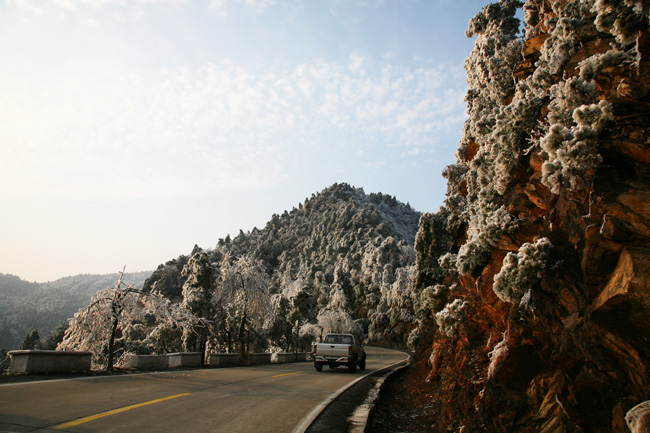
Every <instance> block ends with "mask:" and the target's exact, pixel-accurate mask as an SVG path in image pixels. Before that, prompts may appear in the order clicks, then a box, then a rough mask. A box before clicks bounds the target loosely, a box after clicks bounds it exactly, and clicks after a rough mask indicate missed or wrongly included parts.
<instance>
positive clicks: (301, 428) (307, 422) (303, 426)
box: [292, 355, 411, 433]
mask: <svg viewBox="0 0 650 433" xmlns="http://www.w3.org/2000/svg"><path fill="white" fill-rule="evenodd" d="M410 362H411V355H409V356H408V358H406V359H405V360H403V361H400V362H396V363H395V364H391V365H388V366H386V367H384V368H381V369H379V370H375V371H371V372H370V373H367V374H365V375H363V376H360V377H358V378H357V379H356V380H354V381H352V382H350V383H348V384H347V385H345V386H344V387H342V388H340V389H338V390H336V391H335V392H334V393H332V394H331V395H330V396H329V397H327V398H326V399H325V400H323V401H322V402H321V403H320V404H319V405H318V406H316V407H315V408H314V409H313V410H312V411H311V412H310V413H309V414H308V415H307V416H306V417H304V418H303V419H302V420H301V421H300V423H298V425H297V426H296V427H295V428H294V429H293V431H292V433H305V432H306V431H307V429H308V428H309V427H310V426H311V425H312V424H313V423H314V421H316V418H318V416H319V415H320V414H321V413H322V412H323V411H324V410H325V409H326V408H327V407H328V406H329V405H330V404H331V403H332V402H333V401H334V400H336V399H337V398H338V397H339V396H340V395H341V394H343V393H344V392H345V391H347V390H348V389H350V388H352V387H353V386H354V385H356V384H357V383H359V382H360V381H362V380H363V379H365V378H367V377H369V376H371V375H373V374H377V373H378V372H381V371H384V370H388V369H390V368H393V367H395V366H396V365H399V364H404V366H403V367H402V368H404V367H406V366H408V365H409V364H410ZM395 371H397V370H395ZM389 373H390V372H389ZM388 376H390V374H386V375H385V377H388ZM382 378H384V376H382ZM384 380H385V378H384ZM382 384H383V381H382ZM373 388H374V386H373ZM371 392H372V390H371ZM378 395H379V394H378V391H377V396H378ZM367 399H368V398H366V400H367ZM373 401H374V400H373ZM365 404H366V402H365V401H364V404H362V405H361V406H364V405H365ZM361 406H360V407H361ZM373 407H374V404H373ZM357 409H358V408H357ZM355 413H356V409H355ZM369 415H370V413H368V417H366V419H365V424H367V422H368V419H369ZM353 416H354V415H353ZM365 424H364V429H365ZM360 431H363V430H360Z"/></svg>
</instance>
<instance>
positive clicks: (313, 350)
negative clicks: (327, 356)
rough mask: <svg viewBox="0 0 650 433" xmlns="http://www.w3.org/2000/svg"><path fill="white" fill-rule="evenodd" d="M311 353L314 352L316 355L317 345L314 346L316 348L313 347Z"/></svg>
mask: <svg viewBox="0 0 650 433" xmlns="http://www.w3.org/2000/svg"><path fill="white" fill-rule="evenodd" d="M311 352H312V353H313V354H316V345H315V344H314V346H313V348H312V350H311Z"/></svg>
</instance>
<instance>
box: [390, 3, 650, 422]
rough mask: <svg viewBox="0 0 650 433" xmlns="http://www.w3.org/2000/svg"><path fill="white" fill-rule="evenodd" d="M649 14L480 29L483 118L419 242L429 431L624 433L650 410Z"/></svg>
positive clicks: (557, 14) (420, 382) (477, 53)
mask: <svg viewBox="0 0 650 433" xmlns="http://www.w3.org/2000/svg"><path fill="white" fill-rule="evenodd" d="M521 6H523V9H524V12H525V21H526V22H525V29H524V33H523V35H521V34H520V33H519V23H518V21H519V20H518V19H517V18H516V11H517V9H518V8H520V7H521ZM648 8H649V4H648V2H647V1H629V0H597V1H590V0H589V1H588V0H574V1H556V0H529V1H527V2H526V3H525V4H522V3H519V2H517V1H509V0H504V1H501V2H499V3H495V4H492V5H489V6H486V7H485V8H483V10H482V11H481V12H480V13H479V14H478V15H477V16H476V17H475V18H474V19H472V20H471V21H470V24H469V31H468V36H474V37H476V45H475V49H474V51H473V52H472V54H471V55H470V56H469V58H468V59H467V61H466V70H467V74H468V83H469V86H470V90H469V92H468V95H467V104H468V113H469V119H468V121H467V122H466V124H465V128H464V137H463V139H462V141H461V144H460V148H459V150H458V152H457V162H456V164H454V165H452V166H450V167H448V168H447V169H446V170H445V173H444V175H445V176H446V177H447V179H448V194H447V200H446V204H445V207H444V208H443V209H441V211H440V212H439V213H437V214H425V215H424V216H423V218H422V221H421V227H420V233H419V235H418V239H417V241H416V250H417V252H418V258H417V259H418V265H417V284H418V286H417V287H416V290H417V291H418V293H420V302H421V304H422V308H423V309H424V310H426V312H427V314H423V315H422V316H421V320H420V323H419V346H418V347H419V349H418V352H417V353H418V356H417V357H416V362H415V366H414V368H413V369H412V371H411V373H410V376H409V377H407V378H406V379H405V384H406V386H404V389H405V390H406V391H404V392H405V394H404V395H403V398H404V399H407V400H410V401H412V402H413V404H414V405H415V407H418V410H419V411H420V413H424V414H425V415H424V418H427V427H428V429H430V430H429V431H459V432H460V431H464V432H481V431H487V432H542V433H550V432H617V433H618V432H620V433H623V432H627V431H629V428H633V427H634V422H635V421H634V419H632V418H633V417H632V416H630V417H628V418H629V422H630V427H629V428H628V426H627V425H626V421H625V416H626V414H627V413H628V411H629V410H630V409H631V408H632V407H634V406H635V405H637V404H639V403H641V402H643V401H646V400H648V399H650V371H649V368H650V345H649V344H648V343H649V341H648V340H649V338H650V242H649V241H650V92H649V90H650V57H649V56H650V31H649V30H648ZM636 422H637V423H638V422H639V421H636ZM636 428H639V427H638V426H637V427H636ZM638 431H648V430H638Z"/></svg>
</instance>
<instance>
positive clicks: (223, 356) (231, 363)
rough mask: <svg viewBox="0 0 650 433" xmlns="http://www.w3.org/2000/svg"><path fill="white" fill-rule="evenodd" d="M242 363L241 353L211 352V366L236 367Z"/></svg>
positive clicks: (209, 362)
mask: <svg viewBox="0 0 650 433" xmlns="http://www.w3.org/2000/svg"><path fill="white" fill-rule="evenodd" d="M240 364H241V354H239V353H211V354H210V360H209V361H208V365H209V366H210V367H235V366H237V365H240Z"/></svg>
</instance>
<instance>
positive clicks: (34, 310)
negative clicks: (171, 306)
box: [0, 271, 151, 350]
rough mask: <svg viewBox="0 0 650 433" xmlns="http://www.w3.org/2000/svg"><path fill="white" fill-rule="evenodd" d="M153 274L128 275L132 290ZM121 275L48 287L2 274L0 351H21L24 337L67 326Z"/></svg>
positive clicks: (72, 280)
mask: <svg viewBox="0 0 650 433" xmlns="http://www.w3.org/2000/svg"><path fill="white" fill-rule="evenodd" d="M150 275H151V272H150V271H147V272H137V273H132V274H126V275H125V281H127V282H128V283H129V284H131V285H132V286H133V287H142V284H143V282H144V280H145V279H146V278H147V277H149V276H150ZM118 278H119V275H118V274H107V275H76V276H72V277H65V278H60V279H58V280H55V281H51V282H48V283H30V282H27V281H24V280H22V279H20V278H19V277H17V276H15V275H9V274H0V348H4V349H7V350H12V349H18V347H19V346H20V343H21V342H22V341H23V339H24V338H25V336H26V335H27V334H28V333H30V332H32V331H34V330H38V333H39V335H40V336H41V337H47V336H48V334H49V333H50V332H51V331H52V330H54V329H55V328H56V327H57V326H59V325H62V324H67V319H69V318H71V317H72V316H73V315H74V313H75V312H77V310H78V309H79V308H81V307H83V306H85V305H88V302H89V301H90V298H91V297H92V296H93V295H94V294H95V293H96V292H97V291H98V290H102V289H106V288H110V287H113V284H114V282H115V281H116V280H117V279H118Z"/></svg>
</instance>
